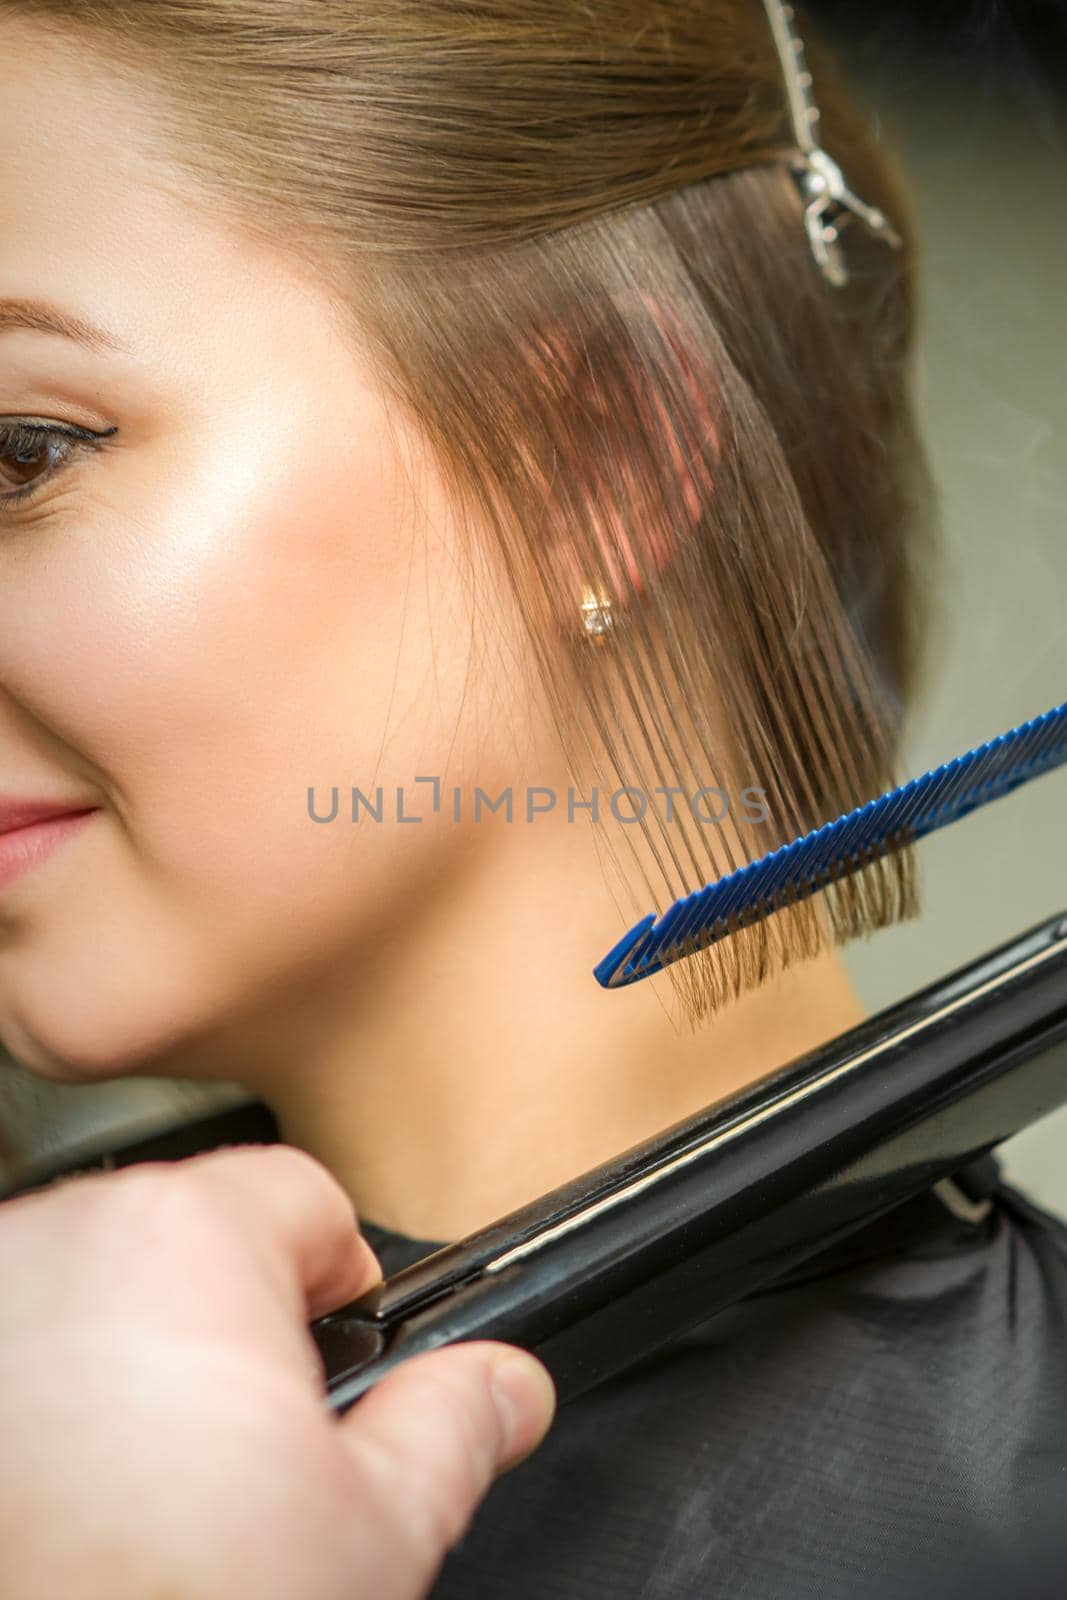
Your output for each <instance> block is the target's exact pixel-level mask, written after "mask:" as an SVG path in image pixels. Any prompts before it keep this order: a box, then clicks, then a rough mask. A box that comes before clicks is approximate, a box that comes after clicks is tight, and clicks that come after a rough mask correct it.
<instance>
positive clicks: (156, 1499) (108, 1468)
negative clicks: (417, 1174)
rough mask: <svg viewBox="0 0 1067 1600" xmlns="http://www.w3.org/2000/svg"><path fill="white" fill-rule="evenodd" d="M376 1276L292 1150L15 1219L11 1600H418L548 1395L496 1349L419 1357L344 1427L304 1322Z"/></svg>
mask: <svg viewBox="0 0 1067 1600" xmlns="http://www.w3.org/2000/svg"><path fill="white" fill-rule="evenodd" d="M379 1277H380V1271H379V1268H378V1265H377V1262H376V1261H375V1259H374V1257H373V1255H372V1254H371V1252H370V1250H369V1247H367V1246H366V1244H365V1243H364V1242H363V1241H362V1240H361V1239H360V1237H359V1234H358V1233H357V1231H356V1227H355V1223H354V1218H353V1212H352V1207H351V1204H350V1202H349V1201H348V1199H347V1198H346V1196H345V1195H344V1193H343V1191H342V1190H341V1188H340V1187H339V1186H338V1185H337V1184H336V1183H335V1182H334V1180H333V1179H332V1178H331V1177H330V1176H329V1175H328V1174H327V1173H326V1172H325V1170H324V1169H323V1168H322V1167H320V1166H319V1165H318V1163H317V1162H315V1161H313V1160H312V1159H311V1157H309V1156H305V1155H302V1154H300V1153H299V1152H297V1151H295V1150H292V1149H290V1148H288V1147H286V1146H266V1147H263V1148H244V1149H238V1150H230V1151H225V1152H221V1153H217V1154H216V1153H213V1154H209V1155H202V1156H196V1157H194V1158H192V1159H191V1160H188V1161H182V1162H178V1163H173V1164H168V1163H152V1164H150V1165H145V1166H140V1167H132V1168H129V1169H127V1170H125V1171H123V1172H119V1173H111V1174H107V1175H102V1176H91V1177H83V1178H78V1179H74V1180H70V1181H68V1182H66V1183H63V1184H60V1185H59V1186H58V1187H56V1188H53V1189H49V1190H45V1191H41V1192H39V1193H36V1194H33V1195H28V1196H25V1197H23V1198H21V1199H18V1200H12V1201H8V1202H7V1203H6V1204H4V1205H0V1594H2V1595H3V1596H4V1600H59V1597H62V1600H89V1597H91V1600H105V1597H106V1600H148V1597H149V1596H152V1597H159V1600H163V1597H164V1596H166V1597H167V1600H171V1597H175V1600H176V1597H179V1596H180V1597H181V1600H268V1597H270V1600H274V1597H277V1600H358V1597H361V1596H364V1595H366V1596H372V1595H373V1596H374V1597H375V1600H409V1597H415V1596H421V1595H424V1594H425V1593H426V1591H427V1590H428V1589H429V1588H430V1586H431V1584H432V1581H433V1578H434V1576H435V1574H436V1572H437V1570H438V1568H439V1566H440V1563H441V1561H442V1560H443V1558H444V1555H445V1552H446V1550H447V1548H448V1547H449V1546H450V1545H451V1544H453V1543H454V1542H455V1541H456V1539H458V1538H459V1536H460V1534H461V1533H462V1532H463V1530H464V1528H465V1526H466V1525H467V1523H468V1521H469V1519H470V1517H471V1515H472V1513H473V1511H474V1509H475V1507H476V1506H477V1504H478V1502H479V1501H480V1500H481V1498H482V1496H483V1495H484V1494H485V1492H486V1490H487V1489H488V1488H489V1486H490V1484H491V1482H492V1481H493V1479H494V1477H495V1476H496V1475H497V1474H498V1473H499V1472H501V1471H502V1470H504V1469H506V1468H507V1467H508V1466H511V1465H514V1464H515V1463H516V1462H517V1461H518V1460H520V1459H521V1458H522V1457H523V1456H524V1455H525V1454H528V1453H529V1451H530V1450H531V1449H532V1448H533V1447H534V1445H535V1444H536V1443H538V1442H539V1440H540V1438H541V1437H542V1436H543V1433H544V1430H545V1428H546V1427H547V1424H548V1420H549V1417H550V1414H551V1403H552V1393H551V1383H550V1380H549V1379H548V1377H547V1374H546V1373H545V1372H544V1369H543V1367H541V1366H540V1364H539V1363H537V1362H535V1361H534V1360H533V1358H532V1357H531V1356H528V1355H525V1354H523V1353H521V1352H518V1351H512V1350H511V1348H510V1347H509V1346H506V1345H500V1344H490V1343H487V1342H481V1343H477V1344H474V1343H470V1344H465V1345H456V1346H453V1347H451V1348H449V1349H445V1350H440V1351H434V1352H433V1353H431V1354H428V1355H422V1356H417V1357H414V1358H412V1360H411V1361H409V1362H407V1363H405V1364H404V1365H403V1366H402V1367H401V1368H399V1369H398V1370H397V1371H395V1372H393V1373H391V1374H390V1375H389V1376H388V1377H387V1378H385V1379H384V1380H382V1381H381V1382H380V1383H379V1384H378V1385H377V1386H376V1387H375V1388H374V1389H373V1390H372V1391H371V1392H370V1393H369V1394H368V1395H367V1396H366V1397H365V1398H364V1399H363V1400H361V1401H360V1402H359V1403H358V1404H357V1405H356V1406H355V1407H353V1409H352V1410H351V1411H350V1412H349V1413H348V1414H347V1416H346V1417H345V1418H344V1419H343V1420H340V1421H338V1419H336V1418H335V1417H333V1416H332V1415H331V1414H330V1413H329V1412H328V1410H327V1409H326V1406H325V1403H324V1400H323V1393H324V1390H323V1385H322V1379H321V1372H320V1366H319V1361H318V1356H317V1352H316V1350H315V1347H314V1343H313V1341H312V1340H311V1337H310V1335H309V1333H308V1331H307V1328H306V1323H307V1321H308V1319H310V1318H312V1317H315V1316H318V1315H321V1314H322V1313H323V1312H325V1311H327V1310H330V1309H332V1308H334V1307H336V1306H338V1305H340V1304H343V1303H344V1302H345V1301H346V1300H349V1299H352V1298H353V1297H354V1296H356V1295H357V1294H360V1293H362V1291H363V1290H364V1289H366V1288H368V1287H370V1285H371V1284H372V1283H374V1282H375V1281H377V1279H378V1278H379Z"/></svg>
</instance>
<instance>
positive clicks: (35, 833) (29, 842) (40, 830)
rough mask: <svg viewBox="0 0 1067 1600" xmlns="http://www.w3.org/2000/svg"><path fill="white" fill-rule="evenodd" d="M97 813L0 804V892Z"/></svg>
mask: <svg viewBox="0 0 1067 1600" xmlns="http://www.w3.org/2000/svg"><path fill="white" fill-rule="evenodd" d="M99 811H100V807H99V806H78V807H75V806H71V805H69V804H65V803H63V802H60V801H56V800H0V890H3V889H5V888H7V886H8V884H11V883H14V881H15V879H16V878H21V877H22V875H23V873H25V872H28V871H30V869H31V868H33V867H37V866H40V865H41V863H42V862H44V861H47V859H48V857H49V856H50V855H52V853H53V852H54V851H55V850H57V849H59V848H60V847H61V846H62V844H63V843H64V842H65V841H66V840H67V839H70V838H73V836H74V835H75V834H77V833H80V832H81V830H82V829H83V828H84V827H85V826H86V824H87V822H88V820H89V818H90V817H95V816H96V815H97V814H98V812H99Z"/></svg>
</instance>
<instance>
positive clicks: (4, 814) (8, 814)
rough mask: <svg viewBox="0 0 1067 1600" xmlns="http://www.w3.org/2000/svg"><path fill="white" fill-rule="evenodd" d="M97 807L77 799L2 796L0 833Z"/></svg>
mask: <svg viewBox="0 0 1067 1600" xmlns="http://www.w3.org/2000/svg"><path fill="white" fill-rule="evenodd" d="M96 809H97V808H96V807H95V806H86V805H81V804H79V803H78V802H77V801H63V800H5V799H3V798H0V835H3V834H5V833H13V832H14V830H15V829H16V828H28V827H30V826H32V825H33V824H34V823H37V822H51V821H52V820H53V819H54V818H56V817H73V816H80V815H81V814H82V813H83V812H86V811H95V810H96Z"/></svg>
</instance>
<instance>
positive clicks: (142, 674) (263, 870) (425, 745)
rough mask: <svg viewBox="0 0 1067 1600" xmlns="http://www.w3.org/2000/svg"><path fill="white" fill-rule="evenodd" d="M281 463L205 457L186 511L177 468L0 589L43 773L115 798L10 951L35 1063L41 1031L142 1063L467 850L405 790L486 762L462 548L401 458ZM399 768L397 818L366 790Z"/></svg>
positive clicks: (16, 1020)
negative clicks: (34, 1042) (135, 507)
mask: <svg viewBox="0 0 1067 1600" xmlns="http://www.w3.org/2000/svg"><path fill="white" fill-rule="evenodd" d="M270 454H271V453H270V452H268V451H265V452H264V453H263V455H262V457H257V458H256V459H255V460H253V461H248V460H246V461H245V468H244V472H243V475H242V479H241V481H240V482H238V483H236V484H235V483H234V482H233V480H232V478H230V479H229V480H226V481H224V480H223V478H222V475H221V474H220V475H219V476H218V477H215V476H213V475H211V474H210V473H205V474H204V475H203V476H202V477H200V478H199V479H198V481H197V482H196V483H195V484H194V485H190V483H189V482H188V480H187V479H186V480H185V481H184V483H183V487H182V493H181V495H180V497H179V496H178V494H177V481H175V483H174V484H173V490H174V498H173V500H172V501H171V508H170V509H169V510H166V509H164V510H162V511H161V510H160V507H161V506H162V507H166V505H167V499H166V493H165V491H164V490H162V489H161V486H160V483H159V481H158V479H156V480H154V481H153V482H152V483H151V484H150V485H149V484H145V485H143V486H142V493H141V499H140V504H142V505H143V506H144V508H145V509H144V514H143V516H138V515H136V514H134V513H133V512H131V511H130V509H129V506H130V504H131V503H133V504H137V503H138V502H137V501H136V500H134V501H132V502H131V501H129V500H127V501H126V502H125V507H126V508H125V511H123V510H122V509H121V508H119V507H118V506H111V507H110V508H105V507H103V506H101V505H99V504H97V505H95V506H90V507H88V508H86V510H85V513H84V517H81V516H80V517H79V523H78V530H77V533H76V534H71V535H70V536H69V537H67V536H65V535H64V536H61V535H59V534H49V536H48V537H49V545H48V551H47V560H46V559H45V558H44V554H43V546H42V555H41V557H40V559H39V561H38V562H37V563H36V564H34V565H31V564H30V563H29V561H27V563H26V568H25V571H24V573H23V583H24V586H25V589H24V594H23V596H22V599H21V602H20V603H19V604H16V603H15V601H14V599H13V598H12V594H13V590H12V589H9V592H8V597H7V599H6V600H5V601H4V602H3V603H2V605H0V613H3V623H4V629H5V642H4V643H3V644H2V645H0V683H3V684H5V685H6V687H7V691H8V693H9V694H10V696H11V699H12V702H13V704H14V705H15V707H16V709H17V711H18V714H19V715H20V716H21V717H23V718H24V719H25V726H24V730H23V735H22V736H20V737H19V739H18V740H17V741H16V745H15V748H17V749H26V748H27V746H26V744H25V742H24V739H25V730H26V729H27V728H29V727H30V726H31V724H32V726H33V727H34V728H35V729H37V728H39V729H41V730H43V732H42V735H41V737H42V739H43V738H45V737H47V739H48V741H49V742H50V744H51V745H52V749H51V751H50V754H49V756H48V758H47V761H46V760H41V761H38V762H37V763H36V768H35V770H37V771H42V772H43V771H49V770H50V771H52V772H54V773H56V774H58V773H59V772H61V771H66V772H68V773H73V772H74V771H76V770H78V769H79V768H80V769H81V771H82V772H83V773H84V775H85V776H84V780H83V783H84V782H87V783H89V784H92V785H94V786H95V787H97V788H98V789H99V791H100V792H101V793H102V794H104V795H105V796H106V797H107V799H108V801H109V802H110V805H111V808H112V809H111V812H110V814H108V815H105V816H103V817H101V818H100V819H98V821H99V823H100V824H101V825H100V826H99V827H98V828H96V829H95V835H94V837H93V838H91V839H87V840H86V841H85V843H84V847H79V846H77V845H75V846H72V847H71V849H70V851H69V853H68V854H67V856H66V858H65V859H64V860H62V861H61V860H60V859H59V857H58V856H57V858H56V860H55V868H56V871H55V874H54V876H53V877H52V878H51V880H50V881H49V882H47V883H46V877H45V873H47V872H48V871H49V870H50V869H45V873H42V875H41V877H40V878H39V879H38V880H37V883H36V885H35V884H34V883H33V882H32V881H31V880H32V875H31V876H30V877H27V878H26V879H24V880H23V882H24V884H25V892H24V894H22V895H21V896H20V898H19V900H18V904H17V906H15V902H14V901H13V900H12V901H11V902H10V904H11V906H13V907H14V908H15V915H16V917H22V919H23V921H24V927H25V930H26V932H27V935H28V936H26V937H23V938H22V939H21V947H20V940H19V939H18V938H16V939H15V941H14V944H13V946H12V947H11V949H10V950H8V951H7V952H6V955H5V959H4V960H0V1006H2V1007H3V1009H2V1010H0V1033H3V1030H4V1029H5V1028H10V1037H9V1038H8V1037H6V1036H5V1042H7V1043H8V1046H9V1048H10V1049H12V1051H13V1053H15V1054H16V1055H19V1056H20V1058H21V1059H23V1060H25V1061H26V1063H27V1064H28V1065H31V1066H37V1067H38V1068H39V1069H40V1070H47V1069H48V1065H49V1064H48V1062H47V1061H46V1060H45V1058H44V1055H42V1054H40V1053H38V1058H37V1059H36V1060H35V1059H32V1057H33V1050H32V1048H31V1046H30V1045H29V1044H28V1043H27V1042H26V1038H23V1039H22V1040H21V1041H20V1030H21V1033H22V1034H23V1035H25V1036H27V1038H28V1036H30V1035H32V1034H33V1032H34V1028H36V1030H37V1036H38V1038H39V1039H43V1035H44V1033H45V1032H47V1033H48V1035H49V1038H50V1040H51V1044H50V1046H49V1049H50V1050H51V1051H53V1052H54V1053H55V1054H56V1055H58V1056H62V1057H63V1058H64V1059H66V1061H67V1062H68V1064H69V1063H70V1062H74V1061H80V1062H81V1066H80V1067H75V1068H71V1069H70V1070H72V1071H77V1072H79V1073H84V1074H88V1073H91V1072H96V1071H100V1070H103V1067H104V1064H105V1063H106V1064H107V1068H108V1070H115V1069H116V1068H117V1067H118V1066H119V1065H121V1064H122V1063H123V1061H124V1060H125V1061H126V1062H127V1063H128V1064H130V1065H132V1064H133V1063H134V1062H135V1060H136V1058H137V1055H138V1052H139V1051H141V1050H147V1049H155V1048H157V1047H158V1046H159V1044H160V1041H161V1040H162V1039H163V1038H164V1037H165V1036H166V1035H168V1034H172V1035H173V1036H174V1038H175V1039H177V1038H179V1037H180V1036H181V1035H182V1034H183V1032H187V1031H188V1030H190V1029H191V1028H193V1027H194V1025H197V1024H198V1023H199V1022H202V1021H203V1020H204V1019H206V1018H209V1017H210V1016H211V1014H212V1013H214V1014H215V1015H216V1017H217V1016H218V1015H219V1014H222V1013H223V1012H224V1011H225V1009H226V1007H227V1005H228V1004H231V1003H232V1002H233V1001H234V999H235V997H236V996H237V995H238V994H243V995H244V996H247V995H248V994H253V995H254V994H255V992H256V987H257V985H266V984H267V983H269V982H270V980H271V979H272V978H273V977H275V976H276V975H277V974H279V973H282V972H284V971H286V970H292V969H294V968H296V967H300V966H303V965H304V964H306V963H307V962H311V961H315V960H321V959H324V957H325V956H326V955H327V954H328V952H329V951H330V950H331V949H332V950H333V951H334V952H336V951H337V950H339V949H341V948H350V947H352V946H353V945H354V944H358V942H359V940H360V939H361V938H363V937H368V936H377V935H380V933H381V931H382V929H383V926H384V924H385V923H386V922H387V921H388V919H389V915H390V907H391V906H392V905H393V904H394V902H395V903H396V904H398V905H399V904H403V903H404V901H405V900H406V899H407V898H408V895H407V893H406V891H408V890H410V888H411V886H412V885H413V884H414V883H415V882H416V881H417V880H418V879H419V878H420V877H421V876H423V875H424V874H425V873H426V871H427V870H428V866H429V863H430V861H431V858H436V857H439V856H440V853H441V851H442V850H446V849H447V848H448V837H449V830H448V828H447V827H444V826H442V825H440V824H439V825H437V826H434V825H433V823H432V821H428V822H427V823H424V824H420V825H411V826H399V827H398V826H396V825H395V822H392V823H391V822H390V820H389V819H390V817H394V818H395V787H396V785H397V784H403V785H406V786H408V788H409V792H411V793H412V794H413V800H412V803H410V804H409V805H408V809H409V810H411V811H419V812H426V813H428V812H429V810H430V806H429V804H428V795H427V800H426V801H423V798H422V796H423V793H424V792H426V791H425V786H422V788H421V789H416V790H414V791H411V789H410V786H411V785H412V783H413V778H414V777H415V775H418V774H434V775H439V776H440V777H441V778H442V782H444V783H448V782H451V781H459V779H460V777H461V776H462V774H463V768H464V766H465V764H466V762H467V760H468V757H467V756H466V755H465V754H464V742H463V740H462V738H461V739H460V740H458V741H457V740H456V738H455V735H456V731H457V726H459V725H461V723H462V722H463V718H464V689H465V687H466V689H467V692H468V707H467V709H468V711H469V709H470V703H471V702H470V685H469V683H468V682H467V674H468V668H469V665H470V662H469V652H468V640H469V637H470V619H469V614H468V611H467V605H466V599H465V596H464V593H463V588H462V585H461V584H460V583H459V582H458V581H457V579H456V577H455V573H456V567H455V563H454V562H451V561H448V560H446V559H444V558H443V554H442V551H441V549H440V548H439V547H437V546H434V545H433V543H432V542H430V541H427V540H426V538H425V537H424V536H422V535H415V534H413V532H412V519H411V516H410V513H409V508H408V498H409V497H408V496H407V495H406V491H405V489H404V488H403V486H402V485H400V484H399V483H398V482H397V480H396V477H395V473H391V472H389V471H386V470H385V468H384V466H383V453H381V452H378V451H363V452H362V453H360V452H357V451H354V450H353V451H349V452H348V453H347V454H346V456H345V457H344V458H343V459H338V458H337V456H336V455H334V456H332V457H331V456H330V455H329V454H327V453H324V454H323V455H322V456H321V458H320V459H317V460H308V459H307V458H306V457H305V466H306V475H304V474H296V473H294V472H293V471H292V469H291V467H288V466H287V469H286V471H285V473H284V474H280V473H279V471H278V460H279V457H278V455H277V454H275V455H274V459H273V465H272V461H271V459H270ZM294 480H295V481H294ZM149 491H150V492H149ZM41 537H42V538H43V537H44V534H43V531H42V532H41ZM64 546H65V548H64ZM31 613H32V618H33V620H32V623H31V622H29V621H27V620H25V619H26V618H28V617H29V616H30V615H31ZM20 617H22V618H23V619H24V620H23V621H22V622H20V621H19V618H20ZM9 621H10V622H11V623H12V626H11V627H10V628H9V627H8V626H7V624H8V622H9ZM476 726H477V719H476V721H475V727H476ZM56 741H58V742H59V746H60V748H59V749H56V748H55V742H56ZM30 766H31V762H30V761H29V760H28V759H27V760H26V761H25V762H24V763H23V770H28V769H29V768H30ZM488 776H489V777H490V778H492V777H493V776H494V774H491V773H490V774H489V775H488ZM58 781H59V780H57V782H58ZM479 781H480V777H479ZM379 784H380V785H382V786H383V789H384V795H383V801H384V820H383V821H382V822H381V823H380V824H378V823H374V822H371V821H370V820H369V819H367V818H366V817H364V818H363V820H361V822H360V823H359V824H357V825H352V824H351V823H350V821H349V820H348V819H349V817H350V804H349V791H350V788H351V786H353V785H355V786H357V787H359V788H361V789H363V791H364V792H365V793H367V794H372V793H373V791H374V789H375V788H376V786H377V785H379ZM312 786H313V787H314V788H315V791H316V809H317V811H318V813H319V814H320V815H324V816H325V815H328V814H329V810H330V802H331V789H332V788H333V787H334V786H336V787H337V788H338V790H339V816H338V820H337V821H336V822H334V823H333V824H331V825H323V824H317V823H315V822H314V821H312V820H311V818H310V817H309V814H308V795H307V791H308V789H309V787H312ZM451 832H452V834H453V835H455V834H456V833H457V832H458V830H451ZM75 850H78V851H79V853H78V854H77V855H75ZM5 911H7V908H6V907H0V924H2V920H3V914H4V912H5ZM18 931H19V929H18V925H17V923H16V933H18ZM46 956H47V959H45V957H46ZM46 1022H47V1028H46V1026H45V1023H46ZM94 1041H95V1042H94ZM20 1043H21V1047H20ZM44 1050H45V1046H44V1045H43V1043H41V1044H40V1046H39V1052H41V1051H44Z"/></svg>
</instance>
